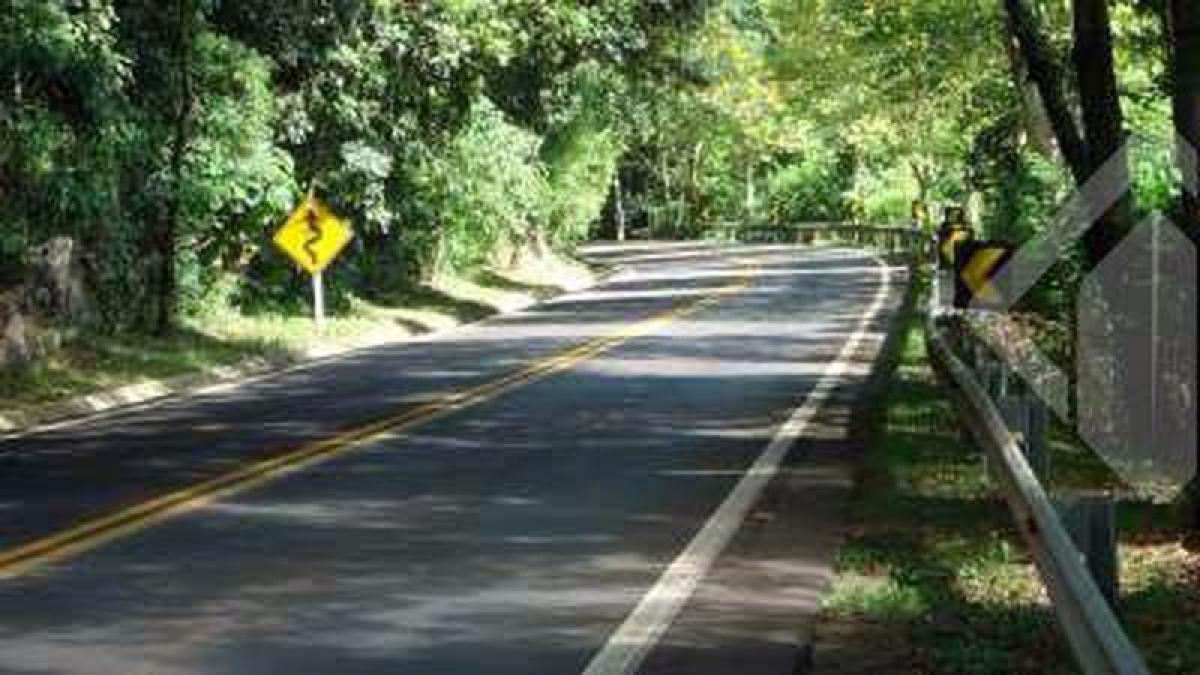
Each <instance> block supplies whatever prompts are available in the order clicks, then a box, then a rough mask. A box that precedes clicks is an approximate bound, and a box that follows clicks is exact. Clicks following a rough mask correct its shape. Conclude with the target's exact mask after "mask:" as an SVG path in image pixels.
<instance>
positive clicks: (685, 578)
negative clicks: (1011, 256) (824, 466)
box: [583, 256, 891, 675]
mask: <svg viewBox="0 0 1200 675" xmlns="http://www.w3.org/2000/svg"><path fill="white" fill-rule="evenodd" d="M871 257H872V259H873V260H874V261H875V263H876V264H877V265H878V266H879V279H880V283H879V288H878V290H877V291H876V293H875V298H874V300H873V302H872V303H871V305H870V307H869V308H868V309H867V311H866V312H865V313H864V314H863V315H862V317H861V318H860V319H859V322H858V326H857V328H856V329H855V332H854V334H853V335H852V336H851V337H850V339H849V340H848V341H847V342H846V344H845V346H843V347H842V350H841V352H839V353H838V356H837V358H836V359H835V360H834V361H833V362H832V363H830V364H829V366H828V367H827V368H826V369H825V372H824V373H823V374H822V376H821V379H820V380H819V381H818V382H817V384H816V386H815V387H813V389H812V391H810V392H809V394H808V396H806V397H805V398H804V402H803V403H802V404H801V405H800V407H799V408H797V409H796V411H795V412H794V413H792V416H791V417H790V418H788V420H787V421H786V422H784V423H783V425H782V426H781V427H780V428H779V430H778V431H777V432H776V433H775V436H774V437H773V438H772V439H771V442H770V443H769V444H768V445H767V447H766V449H765V450H763V452H762V454H761V455H759V457H758V459H756V460H755V462H754V464H753V465H751V466H750V468H749V469H748V470H747V471H746V473H745V475H743V476H742V478H741V480H739V481H738V483H737V485H735V486H734V488H733V490H732V491H731V492H730V493H729V495H728V496H727V497H726V498H725V501H724V502H722V503H721V506H720V507H718V508H717V510H716V511H715V512H714V513H713V514H712V516H710V517H709V519H708V521H707V522H706V523H705V524H704V527H703V528H701V530H700V531H699V532H698V533H697V534H696V536H695V538H693V539H692V541H691V542H690V543H689V544H688V546H687V548H685V549H684V550H683V552H682V553H680V554H679V556H678V557H677V558H675V560H674V561H673V562H672V563H671V565H670V566H669V567H667V569H666V570H665V571H664V572H663V574H662V576H660V577H659V578H658V581H657V582H656V583H655V584H654V586H653V587H651V588H650V590H649V591H647V592H646V594H645V595H644V596H643V597H642V599H641V601H640V602H639V603H638V605H637V607H635V608H634V609H633V611H632V612H630V614H629V616H628V617H626V619H625V621H624V622H623V623H622V624H621V625H620V626H619V627H618V628H617V630H616V631H615V632H613V633H612V635H610V636H609V638H608V640H607V641H606V642H605V644H604V646H603V647H601V649H600V651H598V652H597V653H596V655H595V656H594V657H593V658H592V660H591V662H590V663H589V664H588V666H587V668H586V669H585V670H584V671H583V675H632V673H636V672H637V670H638V668H640V667H641V665H642V662H643V661H644V660H645V659H646V657H647V656H648V655H649V654H650V652H651V651H652V650H653V649H654V647H655V645H656V644H657V643H658V641H659V640H660V639H662V636H663V635H664V634H665V633H666V631H667V629H668V628H670V626H671V624H672V623H674V621H675V618H676V617H677V616H678V614H679V612H680V610H682V609H683V605H684V603H686V602H687V601H688V599H690V598H691V596H692V594H693V593H694V592H695V590H696V588H697V586H699V584H700V581H701V580H702V579H703V578H704V577H705V575H707V573H708V570H709V569H710V568H711V567H712V565H713V563H714V562H715V561H716V559H717V557H718V556H720V554H721V553H722V552H723V551H724V550H725V548H726V547H727V546H728V545H729V542H730V541H732V539H733V536H734V535H735V534H737V531H738V529H739V528H740V527H741V525H742V522H743V521H745V519H746V516H747V514H749V512H750V509H751V508H752V507H753V506H754V504H755V503H756V502H757V501H758V498H759V496H760V495H761V494H762V492H763V490H764V489H766V487H767V484H768V483H770V482H771V479H772V478H774V477H775V475H776V474H777V473H778V472H779V467H780V465H781V464H782V463H783V460H784V459H785V458H786V457H787V454H788V452H789V451H790V450H791V449H792V447H793V446H794V445H795V443H796V441H797V440H798V439H799V437H800V436H801V434H803V433H804V431H805V429H806V428H807V427H808V425H809V423H810V422H811V421H812V418H813V416H814V415H816V413H817V412H818V411H820V409H821V407H822V406H823V405H824V403H825V401H826V400H827V399H828V398H829V396H830V394H831V393H833V391H834V390H836V388H837V387H838V386H839V385H840V384H841V381H842V378H843V375H844V374H845V372H846V371H847V369H848V368H849V365H850V360H851V359H852V358H853V357H854V355H855V354H856V353H857V351H858V347H859V345H860V344H861V343H862V341H863V339H864V338H865V337H866V335H867V333H868V332H869V331H870V329H871V326H872V324H874V323H875V320H876V319H877V317H878V316H879V314H880V313H881V312H882V311H883V308H884V305H885V304H886V302H887V299H888V296H889V295H890V293H891V268H890V267H889V266H888V264H887V263H885V262H884V261H883V260H881V259H880V258H879V257H877V256H871Z"/></svg>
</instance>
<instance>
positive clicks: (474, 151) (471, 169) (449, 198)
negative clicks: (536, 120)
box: [417, 98, 546, 273]
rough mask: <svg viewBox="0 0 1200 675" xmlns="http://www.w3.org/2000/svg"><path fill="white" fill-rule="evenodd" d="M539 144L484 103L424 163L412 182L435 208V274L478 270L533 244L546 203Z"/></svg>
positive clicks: (538, 141) (479, 104) (532, 135)
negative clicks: (506, 250) (503, 253)
mask: <svg viewBox="0 0 1200 675" xmlns="http://www.w3.org/2000/svg"><path fill="white" fill-rule="evenodd" d="M540 147H541V139H540V138H538V137H537V135H535V134H533V133H531V132H528V131H525V130H523V129H521V128H520V127H517V126H515V125H513V124H512V123H511V122H509V121H508V120H507V119H505V117H504V114H503V113H502V112H500V110H498V109H497V108H496V107H495V106H494V105H493V104H492V103H491V101H489V100H487V99H486V98H485V99H480V101H479V102H478V103H476V105H475V107H474V108H473V109H472V111H471V116H470V121H469V122H468V123H467V126H466V127H465V128H464V129H463V130H462V131H461V132H460V133H459V134H458V136H457V137H455V138H454V139H453V140H452V141H451V142H450V145H449V147H448V148H447V149H446V152H445V153H444V154H439V155H432V156H430V157H428V158H427V159H426V161H425V162H424V163H423V164H422V167H421V169H420V170H419V173H418V179H417V185H419V186H420V187H421V188H422V190H423V196H424V198H425V199H426V200H427V201H428V202H429V203H431V204H436V205H437V206H438V212H437V222H436V225H435V227H436V235H435V239H434V240H435V242H436V243H435V244H434V252H433V255H434V258H433V269H434V272H435V273H437V272H442V271H448V270H463V269H466V268H469V267H472V266H478V265H481V264H483V263H485V262H488V259H489V256H490V255H491V254H492V253H493V252H495V251H497V250H498V249H500V248H502V247H503V246H509V247H512V246H520V245H526V244H529V243H531V242H533V241H534V240H536V238H537V237H538V234H539V228H540V227H541V222H542V219H543V217H544V210H545V204H546V182H545V177H544V176H543V173H542V168H541V165H540V163H539V161H538V152H539V150H540Z"/></svg>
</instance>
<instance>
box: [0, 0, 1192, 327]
mask: <svg viewBox="0 0 1200 675" xmlns="http://www.w3.org/2000/svg"><path fill="white" fill-rule="evenodd" d="M1099 10H1103V11H1101V12H1100V14H1099V15H1097V14H1096V12H1097V11H1099ZM1172 12H1174V14H1173V13H1172ZM1191 13H1195V12H1193V11H1189V10H1188V9H1187V3H1186V2H1174V3H1171V2H1153V1H1147V0H1136V1H1135V0H1114V1H1112V2H1104V1H1103V0H1074V1H1073V2H1067V1H1061V2H1060V1H1055V2H1027V1H1026V0H1006V1H1000V0H888V1H886V2H885V1H882V0H606V1H604V2H588V3H580V2H567V1H562V0H542V1H535V0H430V1H428V2H419V3H409V2H395V1H392V0H304V1H302V2H286V3H281V2H271V1H267V0H168V1H166V2H145V1H139V0H4V2H3V11H2V12H0V219H2V221H3V223H4V225H3V228H2V229H0V269H2V270H3V273H0V284H2V283H12V282H14V281H15V280H17V279H19V277H20V275H21V267H22V262H23V260H24V259H25V256H26V253H27V252H28V251H29V249H30V248H31V247H33V246H36V245H37V244H39V243H41V242H44V241H46V240H47V239H49V238H50V237H53V236H58V235H68V236H70V237H72V238H74V239H75V240H76V241H78V242H80V243H81V245H82V247H83V249H84V250H85V251H86V254H87V256H86V259H87V262H88V265H87V268H88V269H87V271H88V276H89V282H90V285H91V286H92V287H93V288H94V292H95V294H96V295H97V297H98V305H99V308H100V310H101V311H100V312H99V315H100V318H99V323H100V324H101V327H103V328H104V329H106V330H117V329H137V330H143V331H156V332H166V331H169V330H170V329H171V327H172V326H173V325H175V323H176V322H177V321H178V320H179V317H180V316H183V315H187V314H189V313H195V312H199V311H202V310H203V309H204V308H205V307H209V306H212V305H214V304H215V305H221V306H232V307H241V308H249V307H261V306H271V307H275V306H287V305H288V303H296V302H298V300H297V298H302V297H303V294H300V293H296V292H295V291H296V287H297V284H300V283H302V280H300V279H298V278H297V275H295V274H294V273H293V270H292V268H291V267H290V266H289V264H288V263H287V261H286V260H284V259H283V258H282V257H281V256H279V255H278V254H277V252H275V251H274V250H272V249H271V247H270V246H269V235H270V231H271V229H272V228H273V227H274V226H276V225H277V224H278V223H279V222H280V221H281V220H282V218H284V217H285V216H286V214H287V212H288V210H289V209H290V208H291V207H292V206H293V205H294V204H295V203H296V201H297V199H298V198H299V197H300V196H301V195H303V194H304V192H305V191H307V190H308V189H310V188H313V189H316V190H317V191H318V192H319V194H320V195H321V196H322V197H323V198H324V199H326V200H327V201H329V202H330V203H331V204H332V205H333V206H334V208H336V209H337V210H338V211H339V212H340V213H342V214H343V215H344V216H345V217H347V218H348V219H349V220H350V221H352V222H353V223H354V226H355V229H356V232H357V237H356V239H355V241H354V243H353V249H352V251H350V254H349V255H347V256H346V257H345V259H344V261H342V262H340V263H339V265H338V266H337V267H336V268H335V270H334V277H333V279H332V280H331V281H332V284H333V287H334V291H335V292H336V293H337V294H342V295H345V294H355V293H362V292H364V291H365V290H366V289H377V288H380V287H385V286H389V285H396V284H412V283H417V282H420V281H421V280H424V279H428V278H430V277H431V276H434V275H437V274H439V273H442V272H446V271H454V270H463V269H470V268H475V267H478V266H481V265H486V264H490V263H493V262H495V260H496V258H497V257H498V256H503V255H504V252H505V251H511V250H513V249H514V248H528V247H534V248H547V249H549V248H553V249H557V250H560V251H564V252H569V251H570V250H571V248H572V247H573V246H574V245H575V244H577V243H578V242H580V241H583V240H586V239H589V238H594V237H598V236H608V237H611V236H614V235H616V234H617V229H618V228H620V229H621V230H622V234H623V233H624V230H626V229H628V230H629V231H630V232H637V233H640V234H642V235H644V236H656V237H692V236H702V235H705V234H707V233H710V232H713V231H715V230H717V229H718V228H727V226H728V224H730V223H732V224H733V226H734V227H735V228H736V227H743V226H746V225H756V226H767V227H769V226H772V225H780V224H785V223H790V222H800V221H852V220H853V221H859V222H866V223H894V222H899V221H906V220H907V219H908V217H909V212H910V205H911V203H912V200H914V199H922V200H925V201H927V202H933V203H939V202H940V203H964V204H967V205H969V207H970V211H971V213H972V215H973V219H974V221H975V222H976V223H978V225H979V227H980V228H981V229H982V230H983V231H984V232H985V233H987V234H989V235H993V236H1002V237H1006V238H1009V239H1012V240H1017V241H1019V240H1022V239H1024V238H1026V237H1028V236H1030V235H1031V234H1033V233H1034V232H1036V231H1037V230H1038V229H1039V228H1040V227H1043V226H1044V225H1045V223H1046V221H1047V219H1048V217H1049V215H1050V213H1051V212H1052V210H1053V208H1054V206H1055V205H1056V204H1057V203H1058V201H1059V200H1061V199H1062V197H1063V195H1064V194H1066V192H1067V191H1068V190H1069V189H1070V188H1071V187H1072V182H1073V178H1076V177H1078V176H1079V171H1080V170H1081V169H1082V168H1086V166H1088V165H1089V162H1090V161H1091V154H1089V151H1090V152H1091V153H1092V154H1099V153H1102V152H1103V151H1105V150H1109V149H1111V147H1112V141H1114V140H1116V137H1114V133H1115V134H1116V136H1118V137H1122V138H1123V135H1124V134H1126V133H1128V131H1129V130H1130V129H1132V130H1133V133H1135V134H1136V135H1139V136H1140V137H1143V138H1144V139H1145V140H1147V141H1148V143H1147V144H1145V145H1144V146H1143V151H1142V152H1141V153H1139V154H1138V155H1137V156H1135V157H1134V158H1132V160H1131V165H1130V171H1131V173H1132V175H1133V177H1134V178H1135V185H1136V195H1135V197H1136V199H1135V200H1134V202H1133V204H1132V205H1131V206H1133V207H1134V208H1138V209H1142V210H1147V209H1162V210H1167V211H1172V212H1174V213H1175V214H1176V215H1181V214H1180V212H1181V211H1182V210H1183V209H1184V208H1186V206H1187V205H1186V204H1184V203H1182V202H1180V201H1179V200H1178V187H1177V186H1178V184H1179V175H1178V171H1177V169H1176V162H1175V155H1174V151H1175V148H1174V146H1173V140H1172V133H1171V132H1172V129H1173V128H1174V124H1173V116H1174V117H1175V118H1180V117H1181V116H1186V112H1185V111H1186V106H1185V107H1184V111H1181V104H1180V100H1179V99H1180V97H1179V96H1176V95H1174V93H1175V92H1176V91H1177V89H1178V87H1177V85H1182V84H1186V83H1187V82H1188V81H1190V80H1188V77H1192V80H1194V76H1188V75H1187V72H1193V71H1194V64H1193V71H1187V70H1181V69H1183V68H1186V67H1187V66H1188V64H1189V63H1190V62H1191V61H1194V60H1195V58H1190V59H1189V58H1188V54H1192V53H1194V52H1197V50H1196V49H1195V47H1194V46H1193V48H1192V49H1191V50H1190V51H1189V50H1187V49H1185V48H1181V47H1179V46H1178V45H1179V40H1180V39H1184V38H1186V37H1187V36H1188V35H1194V31H1193V32H1192V33H1189V32H1188V31H1187V30H1185V29H1186V27H1187V22H1188V21H1191V22H1193V23H1194V22H1195V18H1194V17H1189V16H1188V15H1189V14H1191ZM1087 17H1091V18H1093V19H1098V21H1099V23H1093V24H1087V23H1086V22H1084V21H1083V20H1082V19H1084V18H1087ZM1173 17H1174V18H1173ZM1089 25H1090V26H1091V28H1089ZM1181 36H1183V37H1182V38H1181ZM1106 39H1107V42H1106V41H1105V40H1106ZM1085 48H1087V49H1091V50H1092V51H1090V52H1088V53H1087V54H1084V55H1085V56H1089V55H1090V56H1089V58H1090V57H1094V56H1095V55H1096V54H1099V55H1100V56H1101V57H1103V56H1104V54H1105V53H1106V52H1107V53H1110V55H1111V57H1112V67H1111V76H1112V77H1111V81H1108V80H1106V79H1105V73H1104V72H1103V71H1105V60H1104V58H1100V59H1099V60H1098V61H1096V60H1093V61H1091V62H1090V63H1092V64H1093V65H1094V66H1095V67H1094V68H1093V69H1092V71H1096V72H1098V73H1100V74H1099V75H1097V76H1096V77H1089V76H1087V73H1090V72H1092V71H1089V70H1087V69H1078V68H1074V67H1073V65H1078V63H1079V61H1078V59H1079V58H1081V53H1082V51H1083V50H1084V49H1085ZM1097 50H1098V51H1097ZM1180 73H1182V74H1180ZM1176 74H1179V76H1178V77H1176V76H1174V75H1176ZM1113 83H1117V85H1116V88H1115V89H1112V91H1111V92H1108V93H1109V94H1110V95H1109V96H1108V97H1107V100H1106V99H1105V95H1106V91H1107V90H1106V86H1109V85H1112V84H1113ZM1110 88H1111V87H1110ZM1114 112H1115V113H1116V117H1113V113H1114ZM1106 115H1107V117H1106ZM1106 123H1107V124H1108V128H1107V131H1106V128H1105V124H1106ZM1114 123H1115V124H1116V126H1115V127H1113V124H1114ZM1068 126H1069V127H1070V129H1068ZM1071 130H1073V132H1072V131H1071ZM1185 131H1186V130H1185ZM1105 134H1107V137H1105ZM1089 143H1090V144H1091V146H1089ZM1085 146H1089V147H1085ZM1080 149H1082V152H1081V151H1080ZM1093 243H1094V242H1093ZM1081 264H1082V263H1081ZM1076 271H1077V270H1076ZM1063 273H1064V274H1067V275H1068V276H1069V275H1070V274H1071V273H1072V272H1071V270H1066V271H1065V272H1063Z"/></svg>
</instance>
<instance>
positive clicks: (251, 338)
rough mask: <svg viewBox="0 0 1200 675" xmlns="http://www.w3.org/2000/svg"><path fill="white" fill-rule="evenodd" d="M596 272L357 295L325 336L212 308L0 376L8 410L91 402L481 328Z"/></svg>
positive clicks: (557, 268) (574, 268)
mask: <svg viewBox="0 0 1200 675" xmlns="http://www.w3.org/2000/svg"><path fill="white" fill-rule="evenodd" d="M593 279H594V275H593V273H592V271H591V270H589V269H588V268H586V267H584V266H583V265H582V264H579V263H575V262H573V261H567V260H559V259H555V260H532V259H530V260H527V261H524V262H523V263H522V266H521V267H520V268H517V269H513V270H504V271H495V270H487V271H479V272H476V273H473V274H470V275H463V276H456V277H442V278H439V279H437V280H435V281H434V282H433V283H431V284H427V285H420V286H413V287H409V288H402V289H385V290H381V291H380V292H379V293H377V294H373V295H372V297H370V298H363V297H352V298H350V302H349V303H348V306H347V307H346V309H344V310H343V311H342V312H341V313H338V314H334V315H332V316H330V317H328V319H327V320H326V323H325V327H324V328H323V330H322V331H321V332H320V333H317V331H316V330H315V329H314V327H313V321H312V317H311V316H309V315H306V314H283V313H278V312H263V313H242V312H238V311H236V310H233V309H219V310H208V311H207V312H205V313H204V314H202V315H200V316H196V317H190V318H187V319H185V320H184V322H183V325H182V326H181V327H180V328H179V329H178V330H177V331H176V332H175V333H174V334H173V335H171V336H170V337H166V338H156V337H151V336H146V335H142V334H134V333H122V334H115V335H97V334H91V333H79V334H74V335H68V336H67V337H66V338H65V339H64V340H63V343H62V345H61V346H60V347H59V348H58V349H56V350H54V352H53V353H51V354H50V355H48V356H47V357H46V358H43V359H41V360H39V361H37V362H35V363H33V364H31V365H29V366H28V367H25V368H22V369H18V370H0V410H5V409H11V408H16V407H20V406H26V405H36V404H39V403H47V402H51V401H55V400H60V399H64V398H68V397H72V396H79V395H86V394H91V393H95V392H98V391H103V390H105V389H111V388H114V387H120V386H123V385H128V384H135V383H138V382H145V381H147V380H157V379H164V378H170V377H175V376H179V375H185V374H189V373H194V372H199V371H204V370H208V369H211V368H215V367H219V366H228V365H232V364H236V363H238V362H240V361H243V360H245V359H247V358H251V357H262V358H268V359H273V360H280V361H283V360H289V359H295V358H299V357H305V356H321V355H324V354H328V353H330V352H333V351H337V350H340V349H344V348H347V347H363V346H370V345H374V344H382V343H386V342H391V341H395V340H402V339H404V338H408V337H411V336H414V335H420V334H423V333H428V332H431V331H438V330H444V329H447V328H451V327H454V326H457V325H460V324H463V323H468V322H472V321H478V320H480V319H483V318H485V317H487V316H490V315H492V314H495V313H497V312H502V311H509V310H512V309H516V308H519V307H523V306H526V305H530V304H532V303H534V302H536V301H538V300H541V299H544V298H546V297H548V296H549V295H552V294H554V293H558V292H561V291H562V290H567V289H572V288H581V287H583V286H586V285H587V284H589V283H590V282H591V281H592V280H593Z"/></svg>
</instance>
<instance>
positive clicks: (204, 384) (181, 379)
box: [0, 266, 620, 441]
mask: <svg viewBox="0 0 1200 675" xmlns="http://www.w3.org/2000/svg"><path fill="white" fill-rule="evenodd" d="M619 271H620V270H619V268H617V267H615V266H614V267H610V268H608V269H601V270H597V271H594V272H593V279H592V283H591V284H589V285H587V286H584V287H581V288H577V289H571V290H564V291H562V292H561V293H555V294H553V295H549V296H546V297H543V298H539V299H537V300H535V301H533V302H530V303H529V304H527V305H523V306H520V307H513V308H509V309H505V310H497V311H496V312H495V313H494V314H490V315H488V316H485V317H483V318H481V319H479V320H477V321H467V322H463V323H459V324H455V325H453V326H448V327H446V328H442V329H439V330H432V331H428V332H425V333H416V334H413V335H410V336H407V337H402V338H396V339H392V340H386V341H381V342H372V341H367V342H365V343H363V344H351V345H346V346H344V347H334V348H316V347H314V348H310V349H309V350H307V351H306V352H305V353H301V354H292V355H288V354H280V355H278V356H273V357H263V356H253V357H250V358H247V359H245V360H243V361H240V362H238V363H235V364H231V365H225V366H217V367H215V368H210V369H208V370H204V371H201V372H198V373H188V374H186V375H179V376H176V377H170V378H166V379H162V380H146V381H143V382H138V383H136V384H129V385H124V386H121V387H116V388H113V389H108V390H105V391H99V392H95V393H92V394H85V395H81V396H73V397H71V398H68V399H65V400H62V401H51V402H49V403H41V404H37V405H31V406H27V407H21V408H13V409H9V410H0V441H4V440H7V439H8V438H11V437H13V436H19V435H24V434H28V433H31V432H36V431H39V430H44V428H46V427H50V426H52V425H57V424H62V423H67V422H72V421H76V420H84V419H87V418H91V417H95V416H97V415H102V414H104V413H116V412H120V411H123V410H126V409H130V408H134V407H138V406H143V405H146V404H151V403H158V402H163V401H165V400H167V399H169V398H175V397H186V396H191V395H195V394H198V393H200V392H202V391H204V390H206V389H210V388H213V387H217V386H221V385H224V386H231V385H232V386H236V385H238V384H240V383H243V382H244V381H246V380H249V379H251V378H259V377H265V376H268V375H274V374H277V373H281V372H283V371H285V370H288V369H290V368H294V367H298V366H302V365H305V364H310V363H316V362H319V361H324V360H328V359H332V358H335V357H339V356H343V355H345V354H349V353H351V352H355V351H359V350H362V349H370V348H373V347H380V346H383V345H388V344H403V343H406V342H411V341H414V340H416V339H420V338H426V337H429V336H430V335H436V334H440V333H447V332H450V331H453V330H456V329H459V328H462V327H464V326H470V325H475V324H479V323H483V322H484V321H488V320H489V319H492V318H495V317H498V316H504V315H507V314H512V313H515V312H519V311H523V310H527V309H530V308H533V307H537V306H538V305H541V304H543V303H545V302H548V301H550V300H554V299H556V298H559V297H562V296H563V295H567V294H569V293H578V292H580V291H583V290H587V289H589V288H594V287H596V286H598V285H599V284H601V283H603V282H605V281H607V280H608V279H610V278H611V277H613V276H614V275H615V274H616V273H617V272H619Z"/></svg>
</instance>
